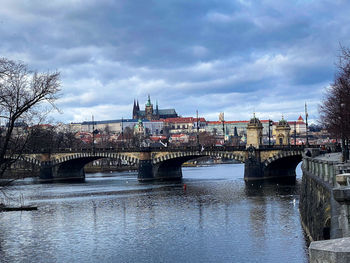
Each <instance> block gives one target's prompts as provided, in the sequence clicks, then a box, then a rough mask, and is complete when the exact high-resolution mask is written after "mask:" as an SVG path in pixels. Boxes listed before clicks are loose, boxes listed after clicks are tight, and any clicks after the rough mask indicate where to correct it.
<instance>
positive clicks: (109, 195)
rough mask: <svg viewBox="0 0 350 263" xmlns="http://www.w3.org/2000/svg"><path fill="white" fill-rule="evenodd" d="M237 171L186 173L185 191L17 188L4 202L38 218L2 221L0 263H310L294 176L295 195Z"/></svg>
mask: <svg viewBox="0 0 350 263" xmlns="http://www.w3.org/2000/svg"><path fill="white" fill-rule="evenodd" d="M243 171H244V166H243V164H223V165H214V166H204V167H191V168H183V181H182V182H181V183H174V182H172V183H151V184H143V183H139V182H138V181H137V178H136V176H137V175H136V173H135V172H125V173H108V174H99V173H97V174H88V175H87V178H86V180H85V182H84V183H55V184H39V183H35V182H34V181H33V180H32V179H25V180H21V181H17V182H16V183H15V184H14V185H13V186H11V187H9V189H8V190H7V192H6V193H7V195H8V196H9V197H10V198H17V200H18V197H20V198H21V199H23V201H22V202H23V203H24V204H25V205H36V206H38V210H37V211H23V212H3V213H0V262H11V263H12V262H43V263H44V262H45V263H49V262H276V263H277V262H278V263H281V262H288V263H293V262H298V263H300V262H307V261H308V260H307V257H308V255H307V245H306V242H305V238H304V234H303V231H302V228H301V223H300V219H299V212H298V203H299V196H298V188H299V184H300V173H301V172H300V167H298V169H297V173H298V176H297V177H298V179H297V183H296V185H295V186H281V185H262V186H255V187H248V186H246V185H245V183H244V180H243ZM184 184H186V189H184V187H183V185H184Z"/></svg>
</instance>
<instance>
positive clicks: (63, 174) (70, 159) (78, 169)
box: [40, 153, 139, 180]
mask: <svg viewBox="0 0 350 263" xmlns="http://www.w3.org/2000/svg"><path fill="white" fill-rule="evenodd" d="M102 158H111V159H120V160H125V161H127V162H129V163H131V164H138V163H139V159H138V158H136V157H135V156H131V155H128V154H123V153H74V154H67V155H62V156H58V157H57V158H55V159H53V160H51V161H50V162H49V163H47V165H48V167H47V170H46V171H45V169H42V170H43V174H41V176H40V177H41V178H42V179H50V178H52V179H55V180H59V179H83V178H85V172H84V166H85V165H86V164H88V163H90V162H92V161H94V160H98V159H102ZM45 164H46V163H45Z"/></svg>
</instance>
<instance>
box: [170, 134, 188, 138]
mask: <svg viewBox="0 0 350 263" xmlns="http://www.w3.org/2000/svg"><path fill="white" fill-rule="evenodd" d="M186 136H187V135H186V134H182V133H180V134H173V135H171V137H173V138H180V137H186Z"/></svg>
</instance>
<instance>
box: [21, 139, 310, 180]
mask: <svg viewBox="0 0 350 263" xmlns="http://www.w3.org/2000/svg"><path fill="white" fill-rule="evenodd" d="M303 150H304V147H303V146H263V145H260V146H259V147H258V148H255V147H252V146H250V147H248V148H246V147H234V146H225V147H207V148H203V147H181V148H120V149H114V148H108V149H94V150H92V149H80V150H73V149H66V150H61V151H57V152H52V153H28V154H25V155H23V156H22V157H21V158H22V160H24V161H26V162H29V163H32V164H34V165H36V166H38V167H39V168H40V178H41V179H43V180H67V179H82V178H85V173H84V166H85V165H86V164H87V163H89V162H92V161H94V160H97V159H101V158H112V159H121V160H125V161H127V162H129V163H130V164H134V165H137V166H138V179H139V180H140V181H152V180H171V179H180V178H182V171H181V165H182V164H183V163H184V162H186V161H189V160H192V159H196V158H199V157H204V156H209V157H223V158H228V159H234V160H237V161H240V162H242V163H245V171H244V179H245V180H246V181H250V180H262V179H273V178H295V168H296V166H297V165H298V163H299V162H300V161H301V160H302V154H303Z"/></svg>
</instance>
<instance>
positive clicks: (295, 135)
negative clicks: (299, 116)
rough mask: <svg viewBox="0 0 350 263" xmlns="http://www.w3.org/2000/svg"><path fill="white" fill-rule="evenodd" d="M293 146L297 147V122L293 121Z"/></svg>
mask: <svg viewBox="0 0 350 263" xmlns="http://www.w3.org/2000/svg"><path fill="white" fill-rule="evenodd" d="M294 145H297V122H296V121H294Z"/></svg>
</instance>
